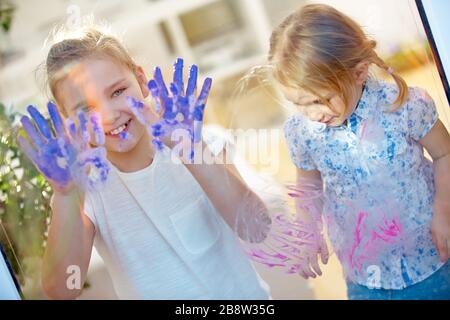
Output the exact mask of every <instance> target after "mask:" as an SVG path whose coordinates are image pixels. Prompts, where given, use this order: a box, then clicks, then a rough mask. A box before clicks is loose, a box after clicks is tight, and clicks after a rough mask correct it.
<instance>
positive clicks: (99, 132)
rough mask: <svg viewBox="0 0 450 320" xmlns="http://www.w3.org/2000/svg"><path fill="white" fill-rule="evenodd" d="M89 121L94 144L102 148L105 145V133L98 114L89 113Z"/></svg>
mask: <svg viewBox="0 0 450 320" xmlns="http://www.w3.org/2000/svg"><path fill="white" fill-rule="evenodd" d="M89 120H90V123H91V125H92V132H93V133H94V143H95V144H96V145H97V146H102V145H104V144H105V132H104V131H103V128H102V125H101V123H102V121H101V116H100V113H98V112H91V113H90V114H89Z"/></svg>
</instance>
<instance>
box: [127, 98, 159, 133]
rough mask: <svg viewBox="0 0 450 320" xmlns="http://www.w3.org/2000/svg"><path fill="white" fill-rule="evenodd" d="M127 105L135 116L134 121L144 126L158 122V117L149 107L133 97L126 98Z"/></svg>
mask: <svg viewBox="0 0 450 320" xmlns="http://www.w3.org/2000/svg"><path fill="white" fill-rule="evenodd" d="M127 104H128V106H129V107H130V109H131V111H132V112H133V114H134V115H135V117H136V119H137V120H138V121H139V122H140V123H141V124H143V125H144V126H150V125H152V124H153V123H155V122H156V121H157V120H158V115H157V114H155V113H154V112H153V111H152V109H151V107H150V106H149V105H147V104H145V103H143V102H142V101H139V100H137V99H135V98H133V97H127Z"/></svg>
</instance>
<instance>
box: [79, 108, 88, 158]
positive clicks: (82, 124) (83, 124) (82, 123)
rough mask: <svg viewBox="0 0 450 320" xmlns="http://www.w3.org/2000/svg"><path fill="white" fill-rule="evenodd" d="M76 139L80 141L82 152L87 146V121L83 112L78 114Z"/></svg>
mask: <svg viewBox="0 0 450 320" xmlns="http://www.w3.org/2000/svg"><path fill="white" fill-rule="evenodd" d="M77 115H78V121H79V125H78V137H79V138H80V139H81V141H80V146H81V149H82V150H84V149H86V148H87V146H88V144H89V132H88V129H87V119H86V114H85V113H84V112H83V111H79V112H78V114H77Z"/></svg>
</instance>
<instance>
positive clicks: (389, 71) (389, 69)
mask: <svg viewBox="0 0 450 320" xmlns="http://www.w3.org/2000/svg"><path fill="white" fill-rule="evenodd" d="M386 71H387V72H388V73H389V74H391V75H392V74H393V73H394V69H392V68H391V67H389V68H388V69H387V70H386Z"/></svg>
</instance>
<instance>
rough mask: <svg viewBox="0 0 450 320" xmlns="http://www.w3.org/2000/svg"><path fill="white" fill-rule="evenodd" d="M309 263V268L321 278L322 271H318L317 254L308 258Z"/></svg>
mask: <svg viewBox="0 0 450 320" xmlns="http://www.w3.org/2000/svg"><path fill="white" fill-rule="evenodd" d="M309 262H310V264H311V267H312V269H313V270H314V272H315V273H316V274H317V275H319V276H321V275H322V270H320V266H319V259H318V258H317V254H314V255H313V256H311V257H310V258H309Z"/></svg>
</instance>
